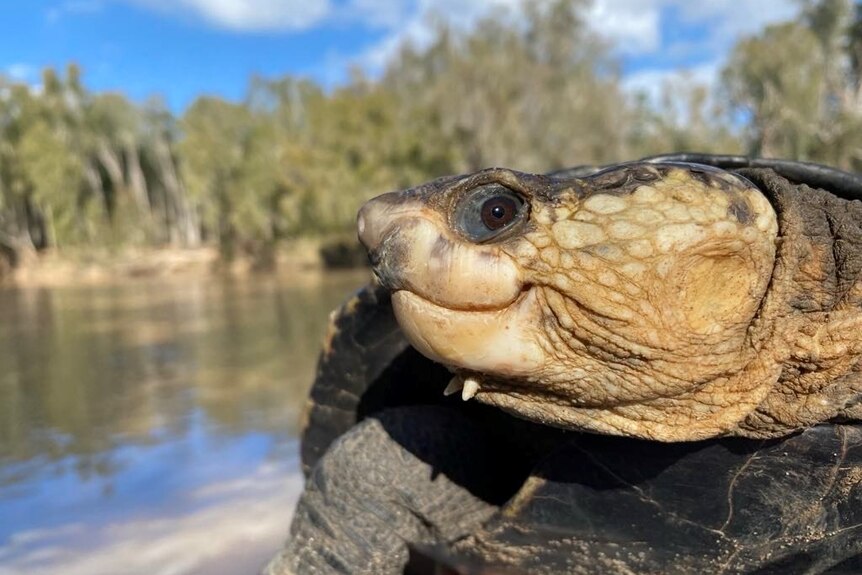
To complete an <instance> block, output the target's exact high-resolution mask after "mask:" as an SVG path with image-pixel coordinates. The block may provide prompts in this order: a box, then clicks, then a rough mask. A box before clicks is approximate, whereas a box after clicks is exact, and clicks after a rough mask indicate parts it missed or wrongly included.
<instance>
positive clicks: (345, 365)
mask: <svg viewBox="0 0 862 575" xmlns="http://www.w3.org/2000/svg"><path fill="white" fill-rule="evenodd" d="M646 161H654V162H690V163H699V164H706V165H710V166H714V167H718V168H722V169H726V170H730V171H735V170H746V169H751V168H768V169H772V170H774V171H775V172H776V173H778V174H780V175H781V176H783V177H785V178H787V179H788V180H790V181H792V182H793V183H796V184H806V185H808V186H810V187H814V188H822V189H825V190H827V191H829V192H831V193H833V194H835V195H837V196H839V197H843V198H846V199H862V178H860V177H859V176H858V175H855V174H849V173H846V172H841V171H839V170H835V169H832V168H828V167H825V166H819V165H816V164H806V163H800V162H788V161H782V160H765V159H752V158H746V157H743V156H713V155H699V154H698V155H695V154H673V155H664V156H656V157H653V158H648V159H647V160H646ZM600 169H602V168H600V167H592V166H581V167H577V168H571V169H568V170H564V171H561V172H556V173H555V174H554V175H559V176H561V177H571V176H586V175H589V174H591V173H594V172H596V171H599V170H600ZM449 379H450V374H449V373H448V371H447V370H446V369H445V368H444V367H442V366H440V365H438V364H436V363H434V362H432V361H431V360H428V359H426V358H425V357H423V356H421V355H420V354H419V353H417V352H416V351H415V350H414V349H413V348H412V347H410V345H409V344H408V343H407V341H406V340H405V338H404V337H403V335H402V334H401V332H400V330H399V328H398V325H397V322H396V320H395V318H394V314H393V312H392V310H391V306H390V301H389V294H388V293H387V292H386V290H383V289H381V288H379V287H376V286H374V285H369V286H366V287H364V288H362V289H360V290H359V291H358V292H357V293H356V294H355V295H354V296H353V297H352V298H351V299H350V300H348V301H347V302H346V303H345V304H344V305H343V306H342V307H341V308H340V309H338V310H336V311H335V312H333V315H332V316H331V318H330V328H329V333H328V335H327V338H326V341H325V343H324V348H323V352H322V354H321V356H320V360H319V364H318V369H317V376H316V379H315V382H314V385H313V387H312V390H311V396H310V399H309V403H308V407H307V411H306V418H307V419H306V425H305V429H304V432H303V436H302V464H303V468H304V471H305V472H306V473H308V471H309V470H310V469H311V468H312V467H313V466H314V465H315V464H316V462H317V461H318V460H319V459H320V457H321V456H322V455H323V453H324V452H325V451H326V449H327V448H328V447H329V445H330V444H331V443H332V442H333V441H334V440H335V439H337V438H338V437H339V436H340V435H342V434H343V433H345V432H346V431H347V430H349V429H350V428H351V427H353V426H354V425H355V424H356V423H358V422H359V421H361V420H362V419H364V418H366V417H368V416H370V415H372V414H374V413H377V412H380V411H383V410H385V409H387V408H392V407H398V406H408V405H441V404H442V405H448V406H450V407H451V408H452V409H459V410H467V411H468V413H469V414H470V417H471V418H475V419H476V420H477V421H480V422H482V424H483V425H485V426H486V427H488V428H493V430H494V434H495V435H494V437H495V438H496V439H495V441H497V440H499V441H503V442H507V445H511V447H512V449H511V451H512V453H517V454H519V456H520V457H519V458H518V460H517V465H518V466H519V467H521V468H523V471H519V477H520V478H521V479H519V480H518V481H517V482H516V485H515V487H514V488H513V489H512V490H511V493H510V494H509V497H508V500H507V501H506V502H505V503H503V504H502V505H501V506H500V512H499V513H498V514H497V515H496V516H495V517H494V518H493V519H492V520H491V521H490V522H488V523H487V524H486V525H485V526H484V527H483V529H482V530H481V531H480V532H477V533H476V534H475V535H474V536H473V537H470V538H468V539H467V540H464V541H461V542H458V543H457V544H455V545H454V546H446V547H437V548H434V547H431V548H423V549H420V550H419V552H420V554H421V555H425V556H427V557H432V558H434V560H436V562H437V563H438V564H443V565H448V566H450V567H451V568H452V569H454V570H455V571H456V572H461V573H540V574H541V573H609V572H610V573H616V572H619V573H633V572H639V573H641V572H643V573H692V572H716V573H759V574H767V573H791V572H792V573H803V572H804V573H826V572H828V573H835V574H838V573H862V426H860V425H837V424H836V425H821V426H817V427H814V428H811V429H808V430H806V431H804V432H802V433H799V434H797V435H794V436H791V437H788V438H783V439H780V440H770V441H762V440H746V439H740V438H722V439H713V440H708V441H701V442H693V443H683V444H663V443H654V442H649V441H643V440H635V439H627V438H619V437H602V436H595V435H589V434H581V433H574V432H562V431H559V430H548V431H544V430H541V429H540V426H537V425H534V424H527V423H525V422H519V420H516V419H514V418H512V417H510V416H508V415H505V414H502V413H501V412H498V411H497V410H494V409H492V408H489V407H487V406H483V405H480V404H478V403H476V402H467V403H464V402H463V401H462V400H461V399H460V398H459V397H448V398H447V397H444V395H443V389H444V388H445V387H446V385H447V383H448V381H449ZM422 424H423V423H422V421H419V420H417V421H416V425H422ZM506 431H509V433H506ZM539 435H541V438H538V437H537V436H539ZM513 465H515V463H514V459H513Z"/></svg>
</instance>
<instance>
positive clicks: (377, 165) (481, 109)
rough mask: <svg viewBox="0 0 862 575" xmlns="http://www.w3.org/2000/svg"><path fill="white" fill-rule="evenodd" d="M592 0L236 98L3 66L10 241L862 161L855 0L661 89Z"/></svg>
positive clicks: (322, 220) (102, 236)
mask: <svg viewBox="0 0 862 575" xmlns="http://www.w3.org/2000/svg"><path fill="white" fill-rule="evenodd" d="M584 6H585V1H584V0H551V1H548V2H534V3H526V4H525V11H524V13H523V14H522V16H521V17H518V18H516V17H515V16H514V15H513V14H512V13H508V12H505V11H501V12H498V13H496V14H494V15H492V16H489V17H487V18H486V19H485V20H483V21H482V22H480V23H479V25H478V26H476V27H475V28H474V29H473V30H472V31H465V30H463V29H460V28H457V27H452V26H447V25H444V24H442V23H439V22H438V23H437V25H436V33H435V35H434V37H433V38H432V41H431V42H430V44H428V46H427V47H426V48H423V49H418V48H416V47H414V46H411V45H409V44H405V45H404V46H402V47H401V50H400V52H399V53H398V55H397V57H396V58H394V59H393V61H391V62H390V63H389V65H388V66H387V68H386V70H385V71H384V73H383V74H382V76H381V77H380V78H379V79H369V78H366V77H364V76H363V75H362V74H361V73H358V72H357V73H355V74H354V75H353V78H352V79H351V81H350V82H348V83H347V84H346V85H344V86H343V87H340V88H338V89H335V90H332V91H329V92H327V91H325V90H324V89H323V88H321V87H320V86H318V85H316V84H315V83H314V82H311V81H309V80H304V79H299V78H292V77H284V78H277V79H264V78H258V77H254V78H252V79H251V80H250V83H249V90H248V95H247V97H246V99H245V101H243V102H228V101H225V100H222V99H220V98H215V97H201V98H199V99H198V100H197V101H195V102H194V103H193V104H192V105H191V106H190V107H189V108H188V110H186V111H185V113H184V114H183V115H182V116H181V117H175V116H174V115H173V114H171V113H170V111H168V110H167V109H166V108H165V106H164V105H163V104H162V103H160V102H159V101H158V100H153V101H149V102H147V103H145V104H143V105H138V104H135V103H132V102H130V101H129V100H128V99H127V98H126V97H125V96H123V95H122V94H116V93H102V94H93V93H91V92H89V91H88V90H87V89H86V88H85V86H84V84H83V82H82V80H81V72H80V71H79V70H78V68H77V67H75V66H74V65H70V66H69V67H68V68H67V69H66V70H65V72H64V73H62V74H60V73H58V72H56V71H54V70H50V69H49V70H46V71H45V72H44V75H43V81H42V86H41V89H40V90H34V89H32V88H30V87H28V86H25V85H22V84H16V83H13V82H9V81H4V80H3V79H2V78H0V248H4V249H7V250H8V249H9V248H10V247H11V248H12V249H34V248H35V249H43V248H49V247H55V248H56V247H60V248H64V247H71V246H94V245H164V244H172V245H178V246H196V245H198V244H200V243H201V242H209V243H213V244H218V245H219V246H221V248H222V249H223V252H224V253H225V255H227V256H230V255H233V254H235V253H237V252H243V253H249V254H253V255H257V256H261V257H269V256H271V255H272V253H273V249H274V247H275V246H276V245H277V243H278V242H279V241H281V240H283V239H286V238H292V237H297V236H308V235H327V236H343V235H344V234H350V233H352V231H351V230H352V227H353V225H354V218H355V213H356V210H357V208H358V207H359V205H360V204H361V203H362V202H363V201H364V200H365V199H367V198H369V197H371V196H373V195H376V194H379V193H381V192H385V191H388V190H391V189H399V188H404V187H407V186H410V185H413V184H416V183H418V182H421V181H424V180H428V179H431V178H434V177H437V176H441V175H445V174H451V173H456V172H463V171H469V170H476V169H480V168H483V167H486V166H491V165H505V166H510V167H513V168H516V169H521V170H527V171H537V172H541V171H546V170H551V169H556V168H563V167H567V166H572V165H577V164H585V163H604V162H613V161H620V160H626V159H632V158H636V157H639V156H643V155H648V154H654V153H660V152H668V151H674V150H689V151H708V152H727V153H734V152H740V151H742V150H744V149H748V151H750V152H753V153H756V154H763V155H768V156H782V157H787V158H800V159H812V160H820V161H825V162H827V163H832V164H835V165H839V166H841V167H844V168H851V169H860V168H862V117H860V116H862V8H860V6H859V5H858V4H854V3H852V2H851V0H803V1H802V7H803V9H802V12H801V15H800V17H799V19H798V20H797V21H794V22H787V23H783V24H778V25H775V26H771V27H769V28H767V29H766V30H764V31H763V32H762V33H761V34H759V35H757V36H755V37H751V38H746V39H743V40H741V41H740V42H739V43H738V44H737V45H736V46H735V48H734V50H733V52H732V54H731V57H730V59H729V62H728V65H727V67H726V68H725V70H724V71H723V73H722V80H723V81H722V82H721V84H722V88H721V90H720V91H718V92H717V93H710V92H709V91H708V90H707V89H706V87H704V86H702V85H698V83H697V82H696V81H695V80H694V79H693V77H691V76H686V75H684V74H683V75H680V76H678V77H677V78H675V79H672V80H669V81H667V82H666V83H665V84H664V85H663V86H661V87H660V93H661V96H660V98H659V99H658V101H652V100H651V99H650V98H648V97H646V96H645V95H640V96H638V95H632V94H628V93H626V92H625V91H624V90H623V88H622V86H621V83H620V78H619V73H618V62H617V61H616V59H615V58H614V57H613V55H612V52H611V50H610V46H608V45H606V44H605V43H604V42H602V41H601V40H600V39H599V38H597V37H596V36H595V35H594V34H593V33H592V32H590V30H589V29H588V28H587V27H586V25H585V24H584V21H583V17H582V14H583V9H584Z"/></svg>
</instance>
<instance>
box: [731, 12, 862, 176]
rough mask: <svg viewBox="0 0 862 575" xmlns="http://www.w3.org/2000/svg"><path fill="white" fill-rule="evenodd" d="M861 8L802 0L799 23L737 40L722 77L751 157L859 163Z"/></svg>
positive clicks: (861, 147) (861, 149) (857, 166)
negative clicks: (741, 118) (742, 121)
mask: <svg viewBox="0 0 862 575" xmlns="http://www.w3.org/2000/svg"><path fill="white" fill-rule="evenodd" d="M860 43H862V8H860V6H859V5H858V4H854V3H853V2H852V1H851V0H816V1H815V0H806V1H804V2H803V11H802V15H801V18H800V19H799V21H795V22H787V23H784V24H778V25H775V26H770V27H768V28H767V29H766V30H765V31H764V32H763V33H762V34H760V35H758V36H755V37H752V38H748V39H745V40H743V41H742V42H740V43H739V44H737V46H736V47H735V49H734V51H733V54H732V55H731V58H730V62H729V64H728V66H727V67H726V68H725V70H724V73H723V78H724V81H725V84H726V86H727V96H728V98H729V101H730V103H731V104H732V105H733V106H735V107H736V109H737V110H741V111H743V112H744V113H745V114H746V115H747V116H748V117H749V118H750V124H749V126H748V129H749V134H748V142H749V147H750V151H751V152H752V153H754V154H758V155H764V156H772V157H786V158H797V159H803V160H817V161H823V162H826V163H830V164H834V165H837V166H839V167H842V168H845V169H857V170H858V169H860V168H862V91H860V82H859V77H860V76H859V54H860V53H862V51H860V48H859V46H860V45H862V44H860Z"/></svg>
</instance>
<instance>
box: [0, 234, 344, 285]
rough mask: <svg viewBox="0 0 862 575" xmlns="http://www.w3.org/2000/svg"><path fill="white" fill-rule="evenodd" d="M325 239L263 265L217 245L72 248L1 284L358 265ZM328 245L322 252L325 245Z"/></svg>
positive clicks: (307, 273) (47, 255)
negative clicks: (330, 254)
mask: <svg viewBox="0 0 862 575" xmlns="http://www.w3.org/2000/svg"><path fill="white" fill-rule="evenodd" d="M325 246H326V242H324V241H321V240H318V239H300V240H295V241H293V242H290V243H287V244H284V245H283V246H281V247H279V248H278V249H277V250H276V251H275V252H274V254H273V256H272V259H271V261H269V262H267V263H266V264H265V265H264V264H261V263H260V262H259V261H258V260H255V259H254V258H251V257H248V256H238V257H235V258H233V259H232V260H230V261H226V260H224V259H223V258H222V257H221V255H220V254H219V251H218V249H217V248H215V247H212V246H209V247H200V248H192V249H185V248H173V247H164V248H135V249H122V250H116V251H109V250H99V251H93V250H91V251H85V250H74V251H68V252H53V251H48V252H43V253H40V254H38V255H34V256H30V257H28V258H26V260H25V261H23V262H21V263H20V265H18V266H17V267H16V268H14V269H12V270H11V272H10V273H9V274H7V275H6V276H2V277H0V286H14V287H62V286H75V285H99V284H111V283H117V282H127V281H135V280H140V279H145V278H160V277H164V278H170V277H202V276H210V275H230V276H243V275H249V274H254V273H264V274H278V275H292V276H294V275H297V274H301V275H302V276H304V277H307V278H310V277H313V276H318V275H320V274H321V273H323V272H326V271H328V270H330V269H334V268H358V267H360V266H357V265H355V264H356V262H355V261H352V262H347V263H346V264H345V265H339V264H338V263H337V262H336V263H335V264H333V262H331V261H326V257H325V255H322V252H324V253H325V252H326V248H325ZM322 247H323V248H324V249H323V250H322V249H321V248H322Z"/></svg>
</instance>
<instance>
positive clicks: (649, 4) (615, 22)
mask: <svg viewBox="0 0 862 575" xmlns="http://www.w3.org/2000/svg"><path fill="white" fill-rule="evenodd" d="M662 3H663V2H662V1H661V0H596V1H594V2H593V4H592V5H591V6H590V8H589V10H588V11H587V13H586V21H587V24H588V25H589V26H590V28H591V29H592V30H593V31H595V32H596V33H598V35H599V36H601V37H603V38H605V39H607V40H609V41H610V42H612V43H613V45H614V47H615V48H616V49H617V50H619V51H620V53H623V54H634V53H639V52H640V53H642V52H654V51H655V50H657V49H658V48H659V46H660V43H661V29H660V16H661V14H660V8H661V4H662Z"/></svg>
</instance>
